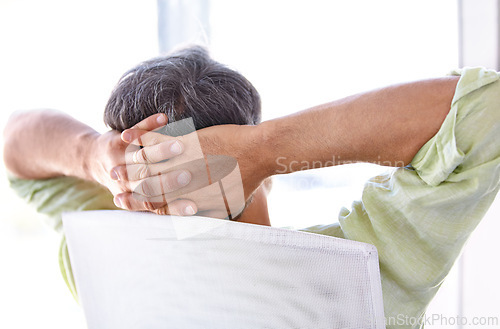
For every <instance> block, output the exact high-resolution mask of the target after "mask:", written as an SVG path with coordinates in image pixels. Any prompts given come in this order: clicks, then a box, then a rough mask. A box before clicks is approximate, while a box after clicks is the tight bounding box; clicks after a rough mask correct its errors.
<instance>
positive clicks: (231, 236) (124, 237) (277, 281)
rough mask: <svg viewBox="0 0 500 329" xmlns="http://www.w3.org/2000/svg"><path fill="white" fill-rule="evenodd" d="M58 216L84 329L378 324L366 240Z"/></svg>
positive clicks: (180, 220)
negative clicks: (63, 231) (83, 317)
mask: <svg viewBox="0 0 500 329" xmlns="http://www.w3.org/2000/svg"><path fill="white" fill-rule="evenodd" d="M63 223H64V230H65V234H66V239H67V244H68V250H69V255H70V259H71V264H72V267H73V274H74V277H75V281H76V286H77V291H78V294H79V297H80V301H81V304H82V306H83V309H84V312H85V316H86V319H87V324H88V327H89V328H91V329H94V328H106V329H114V328H117V329H118V328H119V329H128V328H130V329H138V328H147V329H156V328H189V329H191V328H192V329H195V328H203V329H207V328H216V329H222V328H228V329H234V328H241V329H246V328H248V329H258V328H272V329H280V328H282V329H291V328H301V329H306V328H307V329H309V328H310V329H322V328H325V329H326V328H329V329H331V328H358V329H361V328H367V329H373V328H377V329H378V328H385V327H384V313H383V304H382V290H381V282H380V273H379V267H378V256H377V251H376V249H375V247H374V246H372V245H369V244H364V243H359V242H354V241H349V240H343V239H337V238H332V237H326V236H320V235H315V234H310V233H304V232H297V231H292V230H287V229H279V228H271V227H263V226H258V225H251V224H245V223H237V222H230V221H223V220H218V219H212V218H203V217H189V218H188V217H174V216H158V215H154V214H149V213H134V212H126V211H86V212H75V213H66V214H64V215H63Z"/></svg>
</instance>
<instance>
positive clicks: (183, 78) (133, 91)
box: [104, 46, 261, 131]
mask: <svg viewBox="0 0 500 329" xmlns="http://www.w3.org/2000/svg"><path fill="white" fill-rule="evenodd" d="M156 113H165V114H166V115H167V116H168V119H169V122H173V121H177V120H181V119H184V118H189V117H191V118H193V121H194V125H195V128H196V129H201V128H205V127H209V126H214V125H220V124H239V125H254V124H257V123H259V122H260V119H261V110H260V97H259V94H258V92H257V90H256V89H255V88H254V87H253V86H252V84H251V83H250V82H249V81H248V80H247V79H246V78H245V77H244V76H242V75H241V74H240V73H238V72H236V71H233V70H231V69H229V68H227V67H226V66H224V65H222V64H220V63H218V62H216V61H214V60H213V59H211V58H210V57H209V55H208V53H207V51H206V50H205V49H204V48H202V47H198V46H194V47H190V48H185V49H183V50H180V51H177V52H175V53H172V54H170V55H168V56H165V57H158V58H154V59H151V60H149V61H146V62H143V63H141V64H139V65H138V66H136V67H134V68H133V69H131V70H129V71H128V72H126V73H125V74H124V75H123V76H122V77H121V79H120V81H119V82H118V84H117V86H116V87H115V89H114V90H113V92H112V93H111V96H110V98H109V100H108V103H107V105H106V108H105V111H104V122H105V123H106V124H107V125H108V126H109V127H110V128H112V129H116V130H118V131H123V130H125V129H127V128H130V127H132V126H133V125H135V124H136V123H138V122H140V121H142V120H143V119H145V118H147V117H148V116H150V115H153V114H156Z"/></svg>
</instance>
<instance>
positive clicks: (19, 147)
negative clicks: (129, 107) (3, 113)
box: [4, 110, 99, 180]
mask: <svg viewBox="0 0 500 329" xmlns="http://www.w3.org/2000/svg"><path fill="white" fill-rule="evenodd" d="M98 136H99V134H98V133H97V132H96V131H95V130H94V129H92V128H90V127H89V126H87V125H85V124H83V123H81V122H79V121H77V120H75V119H73V118H72V117H70V116H69V115H67V114H64V113H62V112H58V111H54V110H32V111H18V112H15V113H14V114H13V115H12V116H11V117H10V119H9V121H8V123H7V125H6V127H5V130H4V140H5V144H4V161H5V165H6V167H7V169H8V170H9V171H10V173H12V174H13V175H15V176H17V177H19V178H23V179H43V178H51V177H57V176H75V177H79V178H82V179H86V180H93V177H92V175H91V173H90V169H89V161H88V159H89V152H90V150H91V147H92V144H93V143H94V142H95V140H96V139H97V138H98Z"/></svg>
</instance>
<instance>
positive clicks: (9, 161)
mask: <svg viewBox="0 0 500 329" xmlns="http://www.w3.org/2000/svg"><path fill="white" fill-rule="evenodd" d="M21 113H22V111H16V112H14V113H12V114H11V116H10V117H9V119H8V120H7V124H6V125H5V127H4V130H3V140H4V143H3V161H4V164H5V168H6V169H7V170H8V171H9V173H11V174H14V175H15V176H18V177H20V173H19V172H18V170H17V169H18V167H19V166H18V164H17V159H16V155H17V154H16V153H17V152H16V148H17V144H18V142H19V141H18V138H19V137H20V131H19V128H18V122H19V118H20V114H21Z"/></svg>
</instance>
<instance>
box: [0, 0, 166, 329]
mask: <svg viewBox="0 0 500 329" xmlns="http://www.w3.org/2000/svg"><path fill="white" fill-rule="evenodd" d="M156 18H157V12H156V1H155V0H146V1H144V0H142V1H123V0H105V1H101V0H87V1H64V0H44V1H38V0H15V1H14V0H10V1H6V0H3V1H0V127H1V129H2V130H3V127H4V126H5V123H6V121H7V118H8V116H9V115H10V113H11V112H12V111H14V110H17V109H31V108H43V107H50V108H56V109H59V110H62V111H66V112H67V113H69V114H71V115H72V116H74V117H76V118H78V119H79V120H82V121H84V122H86V123H87V124H90V125H92V126H93V127H95V128H96V129H98V130H100V131H103V130H104V129H105V127H104V125H103V123H102V112H103V109H104V105H105V102H106V100H107V97H108V95H109V93H110V91H111V88H112V87H113V86H114V84H115V83H116V82H117V81H118V79H119V77H120V76H121V74H122V73H123V72H124V71H125V70H126V69H128V68H130V67H131V66H133V65H135V64H137V63H138V62H139V61H142V60H145V59H147V58H150V57H152V56H155V55H156V54H157V52H158V46H157V26H156ZM0 144H1V145H3V141H2V137H0ZM0 209H2V214H1V216H0V328H54V329H58V328H61V329H62V328H64V329H66V328H72V329H78V328H85V322H84V318H83V314H82V312H81V309H80V307H79V306H78V304H77V303H76V302H75V300H74V299H73V297H72V296H71V294H70V293H69V290H68V289H67V288H66V285H65V283H64V281H63V280H62V276H61V274H60V272H59V265H58V259H57V253H58V247H59V242H60V237H59V236H58V235H57V234H56V233H54V232H52V231H51V230H50V229H49V228H48V227H47V226H45V225H44V224H43V222H42V220H43V219H42V217H41V216H39V215H37V214H35V212H34V211H33V210H32V209H31V208H29V207H28V206H26V204H25V203H24V202H23V201H21V200H20V199H19V198H17V197H16V196H15V195H14V194H13V192H12V191H11V190H10V188H9V187H8V185H7V179H6V176H5V170H4V166H3V162H1V161H0Z"/></svg>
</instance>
